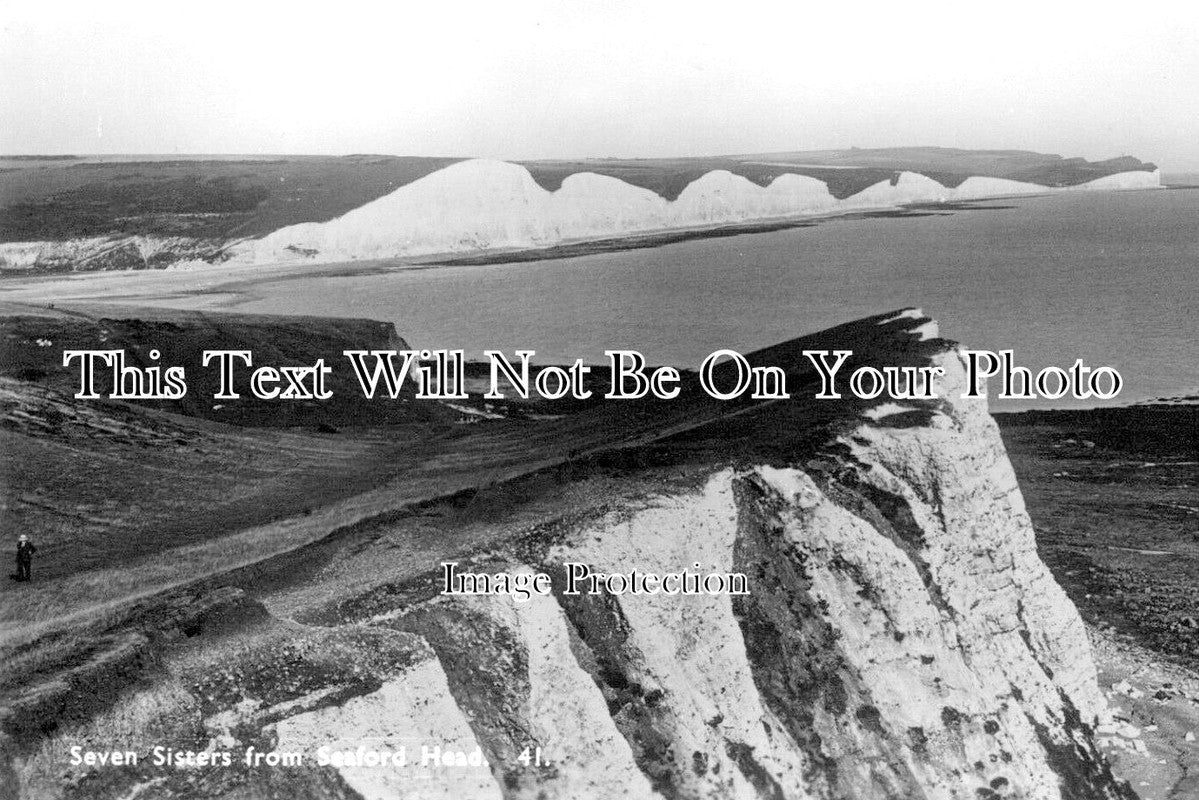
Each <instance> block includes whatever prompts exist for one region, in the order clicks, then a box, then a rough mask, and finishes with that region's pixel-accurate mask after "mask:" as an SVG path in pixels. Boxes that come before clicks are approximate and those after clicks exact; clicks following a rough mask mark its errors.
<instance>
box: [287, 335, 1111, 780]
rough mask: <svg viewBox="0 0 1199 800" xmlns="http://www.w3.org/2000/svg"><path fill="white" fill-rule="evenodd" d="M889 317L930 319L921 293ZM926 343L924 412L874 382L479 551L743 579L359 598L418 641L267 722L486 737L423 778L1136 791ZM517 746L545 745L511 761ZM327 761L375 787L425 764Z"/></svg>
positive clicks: (319, 735) (985, 458)
mask: <svg viewBox="0 0 1199 800" xmlns="http://www.w3.org/2000/svg"><path fill="white" fill-rule="evenodd" d="M894 323H898V324H905V325H908V334H909V335H912V336H914V337H918V340H919V341H920V342H922V343H926V344H925V345H922V346H928V347H933V346H941V347H943V346H944V345H943V344H942V345H936V343H938V342H939V341H940V340H937V339H936V338H935V336H936V328H935V323H932V322H931V321H929V320H927V319H925V318H923V317H922V315H920V314H919V313H916V312H909V313H908V314H907V315H906V316H904V315H900V316H899V317H895V318H893V319H892V320H889V321H887V322H886V323H884V324H894ZM934 360H935V361H936V362H937V363H938V364H939V365H940V366H942V367H943V368H944V369H945V370H946V376H947V377H946V382H945V384H944V386H943V391H942V392H941V394H942V396H943V397H944V398H945V402H943V403H941V404H940V405H939V406H938V407H937V408H936V410H935V411H934V412H933V413H932V415H931V417H930V418H928V419H927V420H926V421H925V422H923V423H922V424H911V423H910V421H905V419H904V414H905V409H904V408H901V407H897V406H894V404H892V405H890V406H884V407H876V408H875V410H874V411H867V412H862V413H860V416H859V417H858V418H857V421H856V422H854V423H853V424H850V425H848V426H844V427H842V428H841V429H840V433H838V434H837V435H836V436H835V438H834V439H833V440H832V441H830V442H829V443H828V444H826V445H823V446H822V447H821V448H820V450H819V451H818V452H815V453H807V454H804V455H803V458H804V459H805V460H803V461H800V462H798V463H790V464H784V463H778V464H767V463H759V464H743V465H739V466H732V467H730V466H724V467H720V468H716V469H714V470H713V471H711V472H710V473H708V475H707V477H706V478H705V479H704V480H703V481H702V482H701V483H700V484H699V485H695V486H692V487H690V488H684V489H675V490H664V491H660V492H657V493H653V494H651V495H649V496H647V497H644V498H642V499H641V500H640V501H639V502H638V503H636V504H635V505H633V506H631V507H628V506H624V507H620V508H618V509H615V510H612V511H610V512H608V513H605V514H602V515H599V516H596V517H592V518H589V519H585V520H580V521H576V522H573V523H570V524H566V525H562V524H561V523H558V524H556V525H554V526H552V527H551V528H549V529H548V530H551V531H553V533H552V534H550V535H549V536H548V539H549V543H548V544H546V541H545V540H546V536H545V534H542V535H541V536H540V537H539V538H538V539H537V541H538V542H541V544H540V545H529V546H517V547H514V548H512V549H507V550H505V549H503V548H500V549H498V550H494V551H490V552H488V553H482V554H480V555H479V556H478V557H477V558H476V559H475V561H473V562H472V563H473V564H475V565H476V566H475V568H476V569H488V568H490V569H498V570H506V571H509V572H514V571H527V570H529V569H536V570H544V571H547V572H550V573H551V574H557V571H559V570H561V568H562V565H563V563H564V562H567V561H570V562H583V563H586V564H588V565H590V566H591V567H592V568H593V569H594V570H596V571H601V572H609V573H615V572H628V571H629V570H632V569H636V570H639V571H642V572H647V571H648V572H667V571H670V570H673V569H677V568H678V567H679V566H680V565H690V564H692V563H693V562H698V563H699V564H700V566H701V568H702V570H703V571H705V572H706V571H709V570H718V571H731V570H732V571H740V572H744V573H745V574H747V575H748V576H749V580H750V582H751V593H750V594H749V595H748V596H739V597H731V596H727V595H724V596H693V597H678V596H667V595H633V594H625V595H619V596H612V595H604V596H588V595H580V596H566V595H564V594H562V593H561V592H560V591H556V592H555V594H553V595H550V596H536V595H535V596H534V597H533V598H532V599H530V600H529V601H527V602H523V603H521V602H515V601H513V600H512V599H510V598H508V597H502V598H496V597H478V596H475V597H452V598H451V597H444V596H441V597H433V598H431V599H426V600H423V601H418V602H416V603H402V604H400V605H398V606H397V607H396V608H394V609H393V610H389V611H386V612H384V613H379V614H374V615H373V616H370V617H369V618H364V619H362V620H360V621H359V623H358V624H363V625H371V626H379V627H383V628H387V629H390V630H394V631H400V632H403V633H404V634H405V635H412V634H415V635H417V636H419V637H421V638H422V639H423V640H424V641H425V642H427V644H428V645H429V649H428V650H427V651H422V654H421V655H420V656H419V657H417V658H414V660H413V664H412V666H411V667H410V668H408V669H407V670H404V671H401V672H400V673H399V674H397V675H395V676H393V677H391V678H390V679H389V680H388V682H387V683H385V685H384V686H383V688H382V689H380V690H379V691H377V692H375V693H374V694H371V695H368V696H366V697H361V698H356V699H354V700H352V701H350V702H348V703H346V705H345V706H344V707H342V708H336V707H335V708H327V709H324V710H319V711H314V712H311V713H307V714H305V715H302V716H299V717H294V718H291V719H288V720H284V721H282V722H280V723H279V726H278V731H279V744H280V746H286V747H290V748H303V747H304V746H315V744H316V743H318V742H322V741H338V742H342V741H344V742H346V743H353V742H356V741H358V739H359V738H360V737H361V734H362V732H363V731H367V732H368V733H369V734H370V736H372V737H375V739H372V741H375V740H377V741H380V742H384V743H388V742H391V743H396V742H400V741H402V740H403V739H404V737H409V741H411V740H412V737H413V736H414V735H416V736H417V738H422V739H424V740H431V741H445V742H453V743H458V744H459V745H460V746H462V747H464V748H468V749H469V748H473V747H475V746H476V745H477V746H478V747H479V748H481V750H482V751H483V752H484V753H485V754H486V757H487V759H488V767H487V768H486V769H482V770H475V771H474V772H473V773H466V772H458V773H447V775H446V776H445V777H444V778H443V779H438V781H437V782H435V784H433V785H432V786H429V787H428V791H429V792H430V793H429V794H427V795H421V796H429V797H435V796H436V797H440V796H445V797H451V796H452V797H462V798H471V797H505V798H530V800H532V798H607V797H629V798H799V799H804V798H818V799H819V800H833V799H834V798H876V799H877V800H912V799H913V798H929V799H932V798H937V799H938V800H980V798H982V800H998V799H999V798H1004V799H1006V798H1035V799H1036V800H1060V799H1062V798H1067V799H1074V800H1095V799H1096V798H1131V797H1132V796H1133V795H1131V794H1130V793H1129V791H1128V789H1127V787H1126V786H1124V785H1123V784H1120V783H1118V782H1117V781H1115V780H1114V779H1113V778H1112V776H1111V774H1110V771H1108V769H1107V766H1106V764H1105V763H1104V761H1103V759H1102V757H1101V755H1100V753H1099V751H1098V750H1097V749H1096V746H1095V743H1094V740H1093V737H1092V731H1093V728H1094V727H1095V726H1096V725H1097V723H1098V722H1099V721H1100V720H1102V719H1104V717H1105V714H1106V709H1105V701H1104V699H1103V696H1102V694H1101V692H1100V690H1099V688H1098V686H1097V681H1096V672H1095V666H1094V663H1093V661H1092V658H1091V652H1090V646H1089V643H1088V640H1087V636H1086V633H1085V631H1084V628H1083V624H1082V621H1081V620H1080V618H1079V616H1078V613H1077V612H1076V610H1075V609H1074V607H1073V606H1072V605H1071V604H1070V602H1069V601H1068V599H1067V598H1066V595H1065V593H1064V592H1063V591H1062V589H1061V588H1060V587H1059V586H1058V585H1057V584H1056V583H1055V582H1054V580H1053V578H1052V576H1051V575H1050V573H1049V571H1048V569H1047V568H1046V566H1045V565H1044V564H1043V563H1042V562H1041V560H1040V559H1039V558H1038V556H1037V551H1036V543H1035V541H1034V537H1033V529H1032V525H1031V522H1030V520H1029V517H1028V515H1027V513H1026V512H1025V509H1024V504H1023V501H1022V499H1021V495H1020V489H1019V487H1018V486H1017V483H1016V478H1015V475H1014V473H1013V472H1012V468H1011V466H1010V464H1009V463H1008V460H1007V457H1006V454H1005V452H1004V448H1003V444H1002V442H1001V440H1000V438H999V434H998V430H997V428H996V425H995V423H994V421H993V420H992V419H991V417H990V416H989V414H988V412H987V408H986V402H985V400H963V399H960V398H959V395H960V394H961V391H962V389H963V383H964V371H963V368H962V362H961V359H960V356H959V354H958V352H957V351H956V350H954V349H944V350H942V352H940V353H939V354H937V355H935V356H934ZM796 456H797V457H799V454H796ZM480 565H482V566H480ZM559 588H560V587H559ZM414 731H415V732H418V733H417V734H414V733H413V732H414ZM531 747H541V748H543V749H544V752H545V753H546V754H547V757H548V758H552V760H553V766H551V767H549V768H541V769H530V768H529V767H528V766H527V765H523V764H522V763H521V762H520V761H519V756H520V754H521V753H522V752H523V751H524V750H525V749H526V748H531ZM341 773H342V776H343V778H344V779H345V780H346V782H347V783H348V784H349V785H350V786H352V787H353V788H354V790H355V791H357V792H358V793H360V794H361V795H362V796H363V797H364V798H378V799H379V800H383V799H384V798H393V797H396V796H405V792H412V791H417V792H419V791H421V787H422V786H425V784H421V783H417V782H414V781H416V780H417V779H416V778H414V777H413V774H414V773H413V771H412V770H407V771H405V770H399V771H391V772H388V771H385V770H377V769H376V770H362V769H358V768H353V767H350V768H344V769H342V770H341Z"/></svg>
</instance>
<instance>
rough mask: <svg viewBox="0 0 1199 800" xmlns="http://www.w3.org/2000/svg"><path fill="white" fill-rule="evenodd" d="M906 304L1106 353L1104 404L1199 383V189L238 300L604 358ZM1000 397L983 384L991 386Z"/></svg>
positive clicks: (341, 279)
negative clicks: (1110, 378)
mask: <svg viewBox="0 0 1199 800" xmlns="http://www.w3.org/2000/svg"><path fill="white" fill-rule="evenodd" d="M906 306H915V307H918V308H921V309H923V310H924V312H925V313H926V314H928V315H929V316H932V317H934V318H935V319H937V320H938V322H939V323H940V328H941V334H942V335H943V336H944V337H946V338H950V339H953V340H956V341H959V342H961V343H963V344H964V345H965V346H967V347H970V348H975V349H988V350H996V351H997V350H1008V349H1010V350H1013V351H1014V356H1015V362H1016V363H1017V364H1019V365H1021V366H1025V367H1028V368H1030V369H1031V370H1032V371H1033V372H1034V373H1035V372H1037V371H1039V370H1040V369H1042V368H1044V367H1047V366H1060V367H1063V368H1068V367H1070V366H1071V365H1072V364H1074V362H1075V360H1076V359H1080V358H1081V359H1082V360H1083V362H1084V364H1085V365H1087V366H1089V367H1099V366H1110V367H1114V368H1115V369H1116V370H1118V371H1119V373H1120V374H1121V376H1122V377H1123V379H1124V386H1123V389H1122V390H1121V393H1120V394H1119V395H1118V396H1117V397H1115V398H1113V399H1112V400H1111V401H1107V403H1097V402H1096V401H1095V400H1093V399H1091V400H1086V401H1073V400H1071V399H1070V398H1062V399H1057V400H1048V399H1037V400H1029V401H1014V400H1012V401H1002V400H999V401H993V403H992V407H993V408H994V409H995V410H1017V409H1027V408H1061V407H1069V406H1093V405H1097V404H1126V403H1129V402H1138V401H1146V400H1157V399H1163V398H1179V397H1187V396H1191V397H1194V396H1196V395H1199V189H1163V190H1160V191H1139V192H1081V191H1080V192H1069V193H1061V194H1053V195H1044V196H1036V197H1023V198H1016V199H1004V200H997V201H989V202H985V203H980V204H977V205H975V206H973V207H970V208H968V209H964V210H962V209H955V210H946V211H943V212H942V211H938V210H937V209H935V208H934V209H932V210H931V211H930V212H929V213H927V214H924V215H916V216H870V217H843V218H835V217H834V218H829V219H825V220H821V221H819V222H818V223H817V224H814V225H812V226H809V227H798V228H791V229H784V230H776V231H772V232H767V233H752V234H744V235H738V236H731V237H722V238H697V239H691V240H688V241H683V242H679V243H675V244H669V245H665V246H661V247H655V248H647V249H636V250H625V251H618V252H607V253H599V254H592V255H583V256H577V257H572V258H562V259H554V260H543V261H530V262H517V263H507V264H489V265H478V266H441V267H434V268H427V269H395V270H384V271H382V272H367V273H365V274H357V275H348V276H345V275H336V276H334V275H329V274H324V275H319V276H318V275H314V276H313V277H311V278H303V279H299V280H296V279H290V280H286V281H279V282H278V283H277V284H275V285H272V284H271V283H270V282H269V281H268V282H267V283H266V284H262V285H258V286H256V287H255V288H254V291H253V293H252V296H247V297H245V298H244V301H243V302H241V303H239V304H238V305H237V308H238V310H244V311H261V312H275V313H284V312H290V313H296V312H301V313H310V314H333V315H338V316H362V317H370V318H376V319H385V320H391V321H393V322H394V323H395V325H396V328H397V329H398V331H399V332H400V335H401V336H403V337H404V338H405V340H406V341H407V342H408V343H409V344H410V345H412V346H414V347H428V348H434V349H439V348H447V349H454V348H463V349H465V350H466V351H467V353H468V355H469V356H474V357H478V356H481V354H482V351H483V350H486V349H497V350H503V351H505V352H508V353H511V352H512V351H515V350H518V349H524V350H535V351H536V353H537V355H536V357H535V360H536V361H540V362H543V363H562V362H570V361H573V360H574V359H576V358H580V357H581V358H583V359H584V360H585V361H587V362H594V363H603V361H604V351H605V350H609V349H633V350H639V351H640V352H642V353H643V354H644V355H645V356H646V358H647V360H648V361H649V362H650V363H653V364H674V365H679V366H696V365H697V364H699V363H700V361H702V359H703V358H704V357H705V356H707V355H708V354H709V353H711V352H713V351H715V350H718V349H722V348H729V349H733V350H738V351H740V352H750V351H752V350H754V349H756V348H760V347H764V346H767V345H771V344H774V343H777V342H780V341H783V340H786V339H790V338H794V337H796V336H799V335H802V334H805V333H810V332H814V331H818V330H821V329H824V328H828V327H831V326H833V325H837V324H839V323H842V322H846V321H849V320H852V319H855V318H859V317H863V316H866V315H871V314H877V313H881V312H886V311H889V310H894V309H899V308H902V307H906ZM996 391H997V390H996Z"/></svg>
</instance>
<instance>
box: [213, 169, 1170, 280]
mask: <svg viewBox="0 0 1199 800" xmlns="http://www.w3.org/2000/svg"><path fill="white" fill-rule="evenodd" d="M1159 186H1160V175H1159V173H1158V172H1157V171H1153V172H1146V171H1141V172H1124V173H1119V174H1117V175H1111V176H1108V177H1105V178H1100V179H1097V180H1094V181H1091V182H1089V183H1084V184H1080V185H1078V186H1072V187H1068V188H1063V189H1052V188H1048V187H1045V186H1041V185H1038V184H1034V183H1022V182H1019V181H1012V180H1006V179H1002V178H984V177H971V178H967V179H966V180H965V181H964V182H963V183H962V184H961V185H960V186H958V187H956V188H952V189H951V188H947V187H945V186H942V185H941V184H940V183H938V182H937V181H935V180H933V179H932V178H929V177H926V176H924V175H920V174H918V173H913V172H902V173H899V175H898V178H897V179H896V180H894V181H890V180H884V181H880V182H879V183H876V184H874V185H873V186H870V187H868V188H866V189H864V190H863V191H861V192H858V193H857V194H854V195H852V196H850V197H847V198H845V199H843V200H838V199H837V198H835V197H834V196H833V195H832V194H830V193H829V190H828V187H827V186H826V185H825V184H824V182H822V181H820V180H817V179H815V178H810V177H806V176H802V175H794V174H784V175H780V176H779V177H777V178H775V179H774V180H773V181H772V182H771V183H770V184H769V185H768V186H759V185H758V184H756V183H754V182H753V181H750V180H749V179H748V178H744V177H741V176H739V175H734V174H733V173H731V172H728V171H725V170H715V171H712V172H709V173H707V174H706V175H704V176H702V177H700V178H699V179H697V180H695V181H693V182H692V183H691V184H690V185H688V186H687V187H686V188H685V189H684V190H683V192H682V193H681V194H680V195H679V197H678V198H677V199H676V200H673V201H671V200H666V199H665V198H663V197H661V196H659V195H658V194H656V193H654V192H652V191H650V190H649V189H643V188H640V187H637V186H632V185H630V184H628V183H625V182H624V181H621V180H619V179H617V178H612V177H607V176H603V175H597V174H594V173H590V172H580V173H576V174H574V175H571V176H569V177H567V178H566V179H565V180H564V181H563V183H562V186H561V188H560V189H558V190H557V191H548V190H546V189H544V188H542V187H541V186H540V185H538V183H537V182H536V181H535V180H534V179H533V177H532V175H530V174H529V171H528V170H527V169H525V168H524V167H523V166H520V165H518V164H511V163H507V162H503V161H489V160H472V161H463V162H460V163H457V164H453V165H451V166H448V167H446V168H444V169H441V170H438V171H437V172H434V173H433V174H431V175H427V176H425V177H423V178H421V179H419V180H417V181H414V182H412V183H410V184H408V185H406V186H403V187H401V188H399V189H397V190H395V191H394V192H392V193H391V194H388V195H386V196H384V197H381V198H379V199H378V200H375V201H373V202H371V203H367V204H366V205H364V206H361V207H360V208H356V209H354V210H353V211H350V212H349V213H347V214H345V215H343V216H341V217H339V218H337V219H334V220H330V221H329V222H310V223H303V224H300V225H292V226H289V227H286V228H281V229H279V230H277V231H274V232H273V233H270V234H268V235H267V236H264V237H262V238H261V239H256V240H252V241H246V242H242V243H240V244H238V245H236V246H234V247H233V248H231V250H230V254H231V255H232V257H233V258H234V260H237V261H245V262H253V263H270V262H277V261H290V260H305V259H307V260H313V261H319V262H333V261H347V260H354V259H371V258H393V257H407V256H425V255H431V254H443V253H447V254H448V253H467V252H479V251H487V250H501V249H514V248H520V249H524V248H534V247H547V246H552V245H556V244H561V243H565V242H575V241H584V240H589V239H604V238H610V237H614V236H625V235H630V234H643V233H652V232H660V231H667V230H678V229H689V228H704V227H710V226H717V225H729V224H736V223H745V222H753V221H765V220H776V219H784V218H790V217H803V216H810V215H817V214H828V213H835V212H839V211H853V210H861V209H867V208H893V207H896V206H901V205H905V204H910V203H922V202H942V201H953V200H976V199H980V198H986V197H1002V196H1010V195H1019V194H1037V193H1047V192H1060V191H1078V190H1098V189H1103V190H1117V189H1146V188H1156V187H1159Z"/></svg>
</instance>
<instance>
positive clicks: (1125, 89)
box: [0, 0, 1199, 171]
mask: <svg viewBox="0 0 1199 800" xmlns="http://www.w3.org/2000/svg"><path fill="white" fill-rule="evenodd" d="M1195 6H1196V4H1189V3H1181V2H1171V3H1162V4H1156V3H1154V2H1141V3H1137V4H1131V5H1123V4H1122V7H1121V10H1120V11H1119V12H1118V13H1117V12H1108V11H1105V10H1103V9H1104V5H1103V4H1098V3H1089V4H1052V3H1049V2H1045V1H1044V0H1042V1H1041V2H1037V3H1021V2H1003V3H966V2H960V1H959V2H955V3H946V4H940V3H920V2H907V3H897V2H892V3H879V4H877V5H875V4H870V3H819V4H808V3H804V2H799V1H798V0H793V2H787V3H761V2H755V1H754V0H748V1H746V0H738V1H737V2H729V1H728V0H725V2H722V3H719V4H705V3H701V2H689V3H665V2H660V3H653V2H650V0H642V2H624V1H623V0H607V1H606V2H571V3H565V2H560V1H559V2H523V1H522V0H509V1H508V2H504V1H502V0H493V1H492V2H487V3H478V4H473V3H464V2H449V1H448V0H441V1H440V2H424V3H419V4H416V3H406V2H400V1H399V0H393V1H392V2H389V3H370V4H367V3H361V2H355V0H339V2H336V3H331V2H325V3H320V4H311V5H310V4H305V3H302V2H292V3H287V4H271V3H262V2H247V0H242V1H241V2H235V3H231V2H225V0H215V1H209V2H204V3H189V4H177V3H166V2H161V0H160V1H159V2H157V3H152V4H151V3H135V2H119V1H118V2H112V1H111V0H110V1H109V2H104V3H95V2H91V3H72V2H55V1H54V0H46V1H44V2H27V0H0V153H6V154H34V153H62V154H66V153H71V154H108V153H254V154H258V153H319V154H347V153H392V154H397V155H448V156H480V157H493V158H510V159H527V158H575V157H603V156H620V157H651V156H683V155H719V154H732V153H757V152H769V151H782V150H803V149H821V148H845V147H850V146H856V147H885V146H901V145H938V146H945V147H963V148H1018V149H1030V150H1039V151H1042V152H1053V153H1060V154H1063V155H1079V156H1084V157H1087V158H1092V159H1096V158H1110V157H1113V156H1118V155H1125V154H1127V155H1135V156H1137V157H1139V158H1142V159H1145V160H1151V161H1154V162H1156V163H1158V164H1161V165H1162V166H1163V167H1164V168H1165V169H1166V170H1168V171H1171V170H1172V171H1188V170H1189V171H1199V8H1196V7H1195Z"/></svg>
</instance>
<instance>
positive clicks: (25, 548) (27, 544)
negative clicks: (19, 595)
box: [17, 533, 37, 581]
mask: <svg viewBox="0 0 1199 800" xmlns="http://www.w3.org/2000/svg"><path fill="white" fill-rule="evenodd" d="M36 552H37V548H36V547H34V546H33V542H31V541H29V537H28V536H26V535H25V534H23V533H22V534H21V535H20V536H18V537H17V580H19V581H27V580H29V578H30V575H29V572H30V569H31V568H32V567H33V554H34V553H36Z"/></svg>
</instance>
